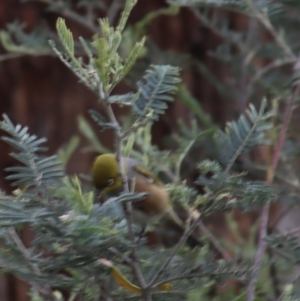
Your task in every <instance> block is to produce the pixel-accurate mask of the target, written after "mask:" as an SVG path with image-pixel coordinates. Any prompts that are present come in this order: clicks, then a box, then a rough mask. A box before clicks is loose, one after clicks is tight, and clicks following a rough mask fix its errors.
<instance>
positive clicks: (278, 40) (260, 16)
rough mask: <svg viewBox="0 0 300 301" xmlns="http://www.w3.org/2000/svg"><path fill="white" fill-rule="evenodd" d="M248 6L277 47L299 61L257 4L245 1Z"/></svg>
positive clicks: (248, 0)
mask: <svg viewBox="0 0 300 301" xmlns="http://www.w3.org/2000/svg"><path fill="white" fill-rule="evenodd" d="M245 1H246V3H247V4H248V6H249V8H250V9H251V11H252V13H253V15H254V17H255V18H257V19H258V20H259V22H260V23H261V24H262V25H263V26H264V27H265V28H266V29H267V30H268V31H269V33H270V34H271V35H272V37H273V38H274V40H275V42H276V43H277V45H278V46H279V47H280V48H281V49H282V50H283V52H284V53H285V55H286V56H287V57H288V58H290V59H294V60H296V59H297V56H296V55H295V54H294V53H293V51H292V50H291V48H290V47H289V45H288V44H287V43H286V42H285V40H284V39H283V38H282V37H281V36H280V35H279V34H278V33H277V31H276V29H275V28H274V26H273V25H272V23H271V22H270V20H269V18H268V16H267V15H265V14H263V13H261V12H260V11H258V9H257V8H256V6H255V4H254V3H253V0H245Z"/></svg>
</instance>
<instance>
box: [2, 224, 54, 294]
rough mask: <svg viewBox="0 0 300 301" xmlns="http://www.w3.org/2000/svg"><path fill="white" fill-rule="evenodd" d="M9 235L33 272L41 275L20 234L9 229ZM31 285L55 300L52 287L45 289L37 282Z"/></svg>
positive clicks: (31, 282)
mask: <svg viewBox="0 0 300 301" xmlns="http://www.w3.org/2000/svg"><path fill="white" fill-rule="evenodd" d="M8 233H9V234H10V236H11V238H12V239H13V241H14V243H15V244H16V246H17V248H18V250H19V251H20V252H21V253H22V255H23V256H24V258H25V259H26V260H27V262H28V263H29V265H30V266H31V268H32V270H33V272H34V273H35V274H36V275H41V271H40V269H39V267H38V265H37V264H35V263H33V262H32V261H31V257H30V255H29V253H28V251H27V249H26V247H25V246H24V244H23V242H22V240H21V239H20V237H19V236H18V234H17V233H16V230H15V229H14V228H9V229H8ZM29 282H30V284H31V285H32V286H33V287H34V288H35V289H36V290H37V291H39V292H40V293H41V294H42V295H43V296H45V297H47V298H50V300H54V298H53V293H52V290H51V287H50V286H48V285H45V286H44V287H42V286H40V285H39V284H38V283H36V282H35V281H29Z"/></svg>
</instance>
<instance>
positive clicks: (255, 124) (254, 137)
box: [215, 100, 272, 171]
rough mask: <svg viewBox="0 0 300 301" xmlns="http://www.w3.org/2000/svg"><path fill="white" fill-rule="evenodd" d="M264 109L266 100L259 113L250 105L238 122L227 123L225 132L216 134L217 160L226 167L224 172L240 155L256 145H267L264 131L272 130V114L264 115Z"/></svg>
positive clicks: (219, 131)
mask: <svg viewBox="0 0 300 301" xmlns="http://www.w3.org/2000/svg"><path fill="white" fill-rule="evenodd" d="M265 107H266V100H264V101H263V102H262V104H261V107H260V110H259V112H257V111H256V109H255V107H254V106H253V105H251V104H250V106H249V109H248V110H247V112H246V114H245V115H241V117H240V118H239V120H238V121H236V122H235V121H232V122H229V123H227V125H226V129H225V132H223V131H221V130H218V131H217V132H216V134H215V140H216V143H217V146H218V150H219V158H220V161H221V162H222V163H223V164H225V165H226V171H229V170H230V168H231V167H232V165H233V163H234V162H235V160H236V159H237V158H238V156H239V155H240V154H241V153H243V152H248V151H250V150H251V149H252V148H253V147H254V146H256V145H261V144H266V143H267V141H266V139H265V131H266V130H269V129H270V128H272V124H271V123H270V121H269V119H270V117H271V116H272V113H270V112H269V113H266V114H264V111H265Z"/></svg>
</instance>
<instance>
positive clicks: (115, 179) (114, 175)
mask: <svg viewBox="0 0 300 301" xmlns="http://www.w3.org/2000/svg"><path fill="white" fill-rule="evenodd" d="M93 182H94V186H95V188H96V189H97V190H98V193H99V192H100V193H105V194H111V195H113V194H117V193H118V192H119V191H120V190H121V189H122V179H121V176H120V174H119V169H118V163H117V160H116V156H115V155H113V154H104V155H101V156H99V157H97V158H96V160H95V162H94V165H93Z"/></svg>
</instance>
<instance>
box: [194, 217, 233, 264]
mask: <svg viewBox="0 0 300 301" xmlns="http://www.w3.org/2000/svg"><path fill="white" fill-rule="evenodd" d="M199 227H200V229H201V231H202V232H203V233H204V234H205V235H206V236H207V237H208V239H209V240H210V242H211V244H212V245H213V246H214V248H215V249H216V250H217V251H218V252H219V253H220V255H222V256H223V258H224V259H225V260H227V261H230V260H231V259H232V257H231V255H230V254H229V253H228V252H227V251H226V250H225V249H224V248H223V247H222V246H221V245H220V244H219V242H218V240H217V239H216V238H215V237H214V236H213V234H212V233H211V232H210V231H209V230H208V229H207V227H206V226H205V225H204V224H203V223H202V221H199Z"/></svg>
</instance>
